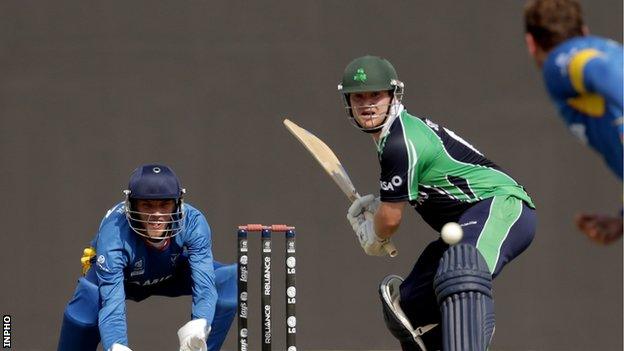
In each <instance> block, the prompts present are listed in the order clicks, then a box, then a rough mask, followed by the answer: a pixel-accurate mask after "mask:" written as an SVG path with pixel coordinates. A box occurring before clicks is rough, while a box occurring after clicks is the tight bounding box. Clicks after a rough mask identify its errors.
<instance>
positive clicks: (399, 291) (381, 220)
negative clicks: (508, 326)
mask: <svg viewBox="0 0 624 351" xmlns="http://www.w3.org/2000/svg"><path fill="white" fill-rule="evenodd" d="M338 90H339V92H340V94H341V96H342V97H343V100H344V104H345V108H346V112H347V116H348V118H349V120H350V121H351V122H352V123H353V125H354V126H355V127H356V128H358V129H359V130H361V131H362V132H364V133H367V134H369V135H370V136H372V138H373V140H374V142H375V145H376V147H377V155H378V159H379V164H380V167H381V174H380V191H379V193H380V196H379V197H375V196H374V195H366V196H363V197H362V198H360V199H359V200H356V201H355V202H353V204H352V205H351V207H350V208H349V210H348V213H347V218H348V220H349V222H350V223H351V225H352V227H353V230H354V231H355V233H356V234H357V238H358V240H359V243H360V245H361V246H362V248H363V249H364V251H365V252H366V254H368V255H373V256H384V255H386V252H385V251H384V250H383V245H384V244H385V243H387V242H388V240H390V238H391V237H392V235H393V234H394V233H395V232H396V231H397V229H398V228H399V225H400V223H401V219H402V217H403V210H404V209H405V208H406V207H407V206H412V207H414V208H415V209H416V211H417V212H418V213H420V215H421V217H422V218H423V220H424V221H425V222H427V223H428V224H429V225H430V226H431V227H432V228H433V229H434V230H436V231H438V232H439V231H440V230H441V228H442V227H443V225H445V224H446V223H449V222H457V223H459V224H460V225H461V228H462V229H463V237H462V238H461V241H460V242H459V243H457V244H456V245H453V246H449V245H448V244H446V243H445V242H444V241H442V240H441V239H437V240H434V241H433V242H431V243H430V244H428V245H427V247H426V248H425V249H424V250H423V252H422V253H421V254H420V257H418V259H417V260H416V264H415V265H414V268H413V269H412V271H411V273H410V274H409V275H408V276H407V278H405V280H403V279H402V278H400V277H398V276H396V275H392V276H388V277H387V278H386V279H384V280H383V282H382V283H381V285H380V296H381V301H382V307H383V313H384V320H385V322H386V324H387V327H388V329H389V330H390V331H391V333H392V334H393V335H394V336H395V337H396V338H397V339H398V341H399V343H400V344H401V347H402V349H403V350H417V351H420V350H439V349H442V350H445V351H466V350H471V351H485V350H486V349H487V348H488V346H489V345H490V343H491V341H492V337H493V334H494V324H495V323H494V297H493V294H492V279H493V278H495V277H496V276H497V275H498V274H499V273H500V272H501V270H502V269H503V267H504V266H505V265H506V264H507V263H509V262H510V261H511V260H513V259H514V258H516V257H517V256H518V255H519V254H520V253H522V252H523V251H524V250H525V249H526V248H527V247H528V246H529V244H530V243H531V241H532V240H533V236H534V234H535V225H536V215H535V209H534V208H535V206H534V204H533V201H532V200H531V198H530V197H529V195H528V194H527V192H526V191H525V190H524V188H523V187H522V186H521V185H520V184H518V183H517V182H516V181H515V180H514V179H513V178H512V177H511V176H509V174H508V173H507V172H505V171H504V170H502V169H501V168H500V167H499V166H498V165H496V164H495V163H493V162H492V161H490V160H489V159H487V158H486V157H485V156H484V155H483V154H482V153H481V152H480V151H479V150H477V149H476V148H475V147H474V146H472V145H471V144H470V143H468V142H467V141H466V140H464V139H463V138H461V137H460V136H459V135H457V134H456V133H454V132H453V131H451V130H449V129H447V128H445V127H444V126H442V125H440V124H437V123H435V122H433V121H431V120H429V119H426V118H421V117H417V116H414V115H412V114H410V113H409V112H408V111H407V110H406V108H405V107H404V106H403V103H402V97H403V90H404V84H403V83H402V82H401V81H399V79H398V77H397V73H396V71H395V69H394V67H393V66H392V64H391V63H390V62H389V61H388V60H386V59H383V58H380V57H376V56H363V57H359V58H356V59H355V60H353V61H352V62H351V63H349V64H348V65H347V67H346V69H345V70H344V74H343V77H342V81H341V82H340V84H339V85H338ZM365 212H369V214H366V213H365ZM460 310H461V311H463V313H462V314H458V313H456V311H460Z"/></svg>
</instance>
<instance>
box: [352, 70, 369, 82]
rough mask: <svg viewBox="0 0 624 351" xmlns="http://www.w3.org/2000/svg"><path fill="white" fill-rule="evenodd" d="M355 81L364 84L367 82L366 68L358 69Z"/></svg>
mask: <svg viewBox="0 0 624 351" xmlns="http://www.w3.org/2000/svg"><path fill="white" fill-rule="evenodd" d="M353 80H355V81H360V82H362V83H364V82H366V72H364V68H358V69H357V71H356V72H355V75H354V76H353Z"/></svg>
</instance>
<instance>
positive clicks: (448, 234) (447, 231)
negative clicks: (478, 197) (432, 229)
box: [440, 222, 464, 245]
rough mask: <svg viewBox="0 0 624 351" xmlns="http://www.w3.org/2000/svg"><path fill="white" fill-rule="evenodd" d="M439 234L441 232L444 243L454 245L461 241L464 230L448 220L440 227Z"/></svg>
mask: <svg viewBox="0 0 624 351" xmlns="http://www.w3.org/2000/svg"><path fill="white" fill-rule="evenodd" d="M440 234H442V240H444V242H445V243H447V244H449V245H455V244H457V243H458V242H460V241H461V239H462V237H463V236H464V231H463V230H462V227H461V226H460V225H459V224H457V223H455V222H448V223H446V224H445V225H444V226H443V227H442V230H441V231H440Z"/></svg>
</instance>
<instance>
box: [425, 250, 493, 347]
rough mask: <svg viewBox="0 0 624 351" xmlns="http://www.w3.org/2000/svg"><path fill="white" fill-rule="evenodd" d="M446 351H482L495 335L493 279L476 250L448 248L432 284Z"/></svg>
mask: <svg viewBox="0 0 624 351" xmlns="http://www.w3.org/2000/svg"><path fill="white" fill-rule="evenodd" d="M433 285H434V288H435V293H436V296H437V299H438V304H439V305H440V312H441V317H442V339H443V340H442V344H443V350H445V351H461V350H475V351H485V350H486V349H487V347H488V345H489V344H490V341H491V338H492V335H493V334H494V303H493V299H492V276H491V274H490V271H489V269H488V266H487V263H486V262H485V259H484V258H483V256H481V254H480V253H479V251H478V250H477V248H476V247H474V246H472V245H468V244H459V245H455V246H451V247H450V248H449V249H448V250H447V251H446V252H445V253H444V255H443V256H442V259H441V260H440V265H439V267H438V271H437V273H436V277H435V280H434V283H433Z"/></svg>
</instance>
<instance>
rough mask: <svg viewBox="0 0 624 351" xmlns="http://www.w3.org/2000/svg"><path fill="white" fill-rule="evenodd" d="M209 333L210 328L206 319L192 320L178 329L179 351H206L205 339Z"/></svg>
mask: <svg viewBox="0 0 624 351" xmlns="http://www.w3.org/2000/svg"><path fill="white" fill-rule="evenodd" d="M208 333H210V326H209V325H208V324H207V321H206V319H204V318H200V319H194V320H192V321H190V322H188V323H186V324H185V325H183V326H182V328H180V329H178V339H180V351H207V350H208V347H207V346H206V338H207V337H208Z"/></svg>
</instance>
